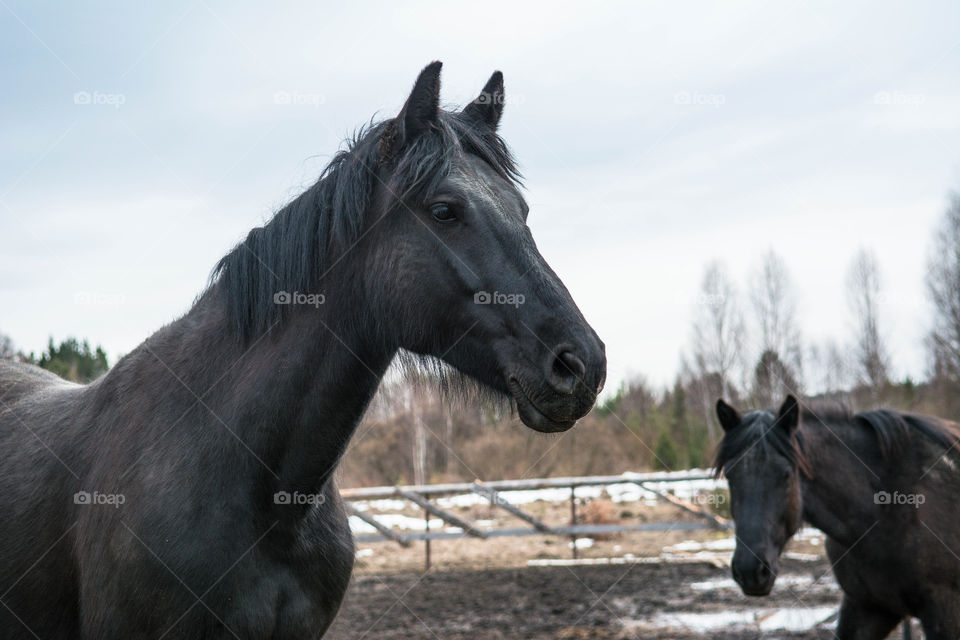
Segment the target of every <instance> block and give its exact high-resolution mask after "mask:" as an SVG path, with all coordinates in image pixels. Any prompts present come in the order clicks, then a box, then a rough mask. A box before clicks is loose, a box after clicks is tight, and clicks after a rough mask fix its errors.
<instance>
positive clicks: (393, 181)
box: [208, 111, 520, 342]
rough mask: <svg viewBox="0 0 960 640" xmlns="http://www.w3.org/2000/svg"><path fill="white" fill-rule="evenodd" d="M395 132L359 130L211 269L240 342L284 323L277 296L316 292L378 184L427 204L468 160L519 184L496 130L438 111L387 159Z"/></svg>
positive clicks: (389, 125) (389, 123)
mask: <svg viewBox="0 0 960 640" xmlns="http://www.w3.org/2000/svg"><path fill="white" fill-rule="evenodd" d="M395 129H396V120H394V119H391V120H386V121H383V122H379V123H375V124H371V125H369V126H367V127H362V128H361V129H360V130H359V131H357V133H356V134H355V135H354V136H353V138H352V139H351V140H349V141H348V144H347V148H346V149H344V150H341V151H340V152H338V153H337V154H336V156H334V158H333V160H332V161H331V162H330V164H328V165H327V167H326V168H325V169H324V170H323V172H322V173H321V175H320V178H319V180H318V181H317V182H316V183H315V184H314V185H313V186H311V187H310V188H308V189H307V190H306V191H304V192H303V193H302V194H300V195H299V196H297V197H296V198H294V199H293V200H292V201H291V202H290V203H289V204H287V205H286V206H284V207H283V208H282V209H280V211H278V212H277V213H276V215H274V216H273V218H272V219H271V220H270V221H269V222H267V223H266V224H265V225H264V226H262V227H257V228H255V229H253V230H252V231H250V233H249V234H248V235H247V237H246V239H245V240H243V241H242V242H240V243H239V244H238V245H237V246H236V247H234V248H233V249H232V250H231V251H230V253H228V254H227V255H225V256H224V257H223V258H221V259H220V261H219V262H218V263H217V265H216V267H214V269H213V273H212V274H211V277H210V286H209V288H208V290H209V289H212V288H213V287H214V286H216V287H218V288H219V289H220V290H221V292H222V294H223V295H224V297H225V300H226V303H227V307H228V314H229V316H230V318H231V324H232V326H233V327H234V328H235V330H236V332H237V335H238V338H239V339H240V340H241V341H242V342H246V341H248V340H250V339H251V338H252V337H256V336H258V335H260V334H262V333H263V332H265V331H266V330H268V329H269V328H270V327H271V326H273V325H274V324H275V323H277V322H278V321H279V320H280V319H281V317H282V312H283V310H284V309H285V308H286V307H285V306H284V305H277V304H273V296H274V294H275V293H276V292H278V291H288V292H293V291H301V292H313V291H315V288H316V284H317V282H318V280H319V279H320V277H321V274H322V273H323V271H324V270H325V269H327V268H329V266H330V265H332V264H333V262H334V261H335V260H336V258H337V256H338V255H339V254H341V253H342V252H344V251H346V250H348V249H349V248H350V247H352V246H353V245H354V244H355V243H356V242H357V241H358V240H359V239H360V233H361V229H362V228H363V223H364V215H365V214H366V213H368V210H369V208H370V205H371V199H372V196H373V193H374V191H375V188H376V187H377V183H378V182H379V181H382V180H386V181H388V182H385V183H384V186H385V187H386V188H387V189H388V190H389V192H390V193H391V194H392V195H393V196H394V197H395V198H397V199H401V200H406V199H410V198H425V197H428V196H429V194H430V193H431V192H432V191H433V190H435V189H436V187H437V185H438V183H439V182H440V180H442V179H443V178H444V177H445V176H446V175H447V174H448V173H449V171H450V168H451V166H452V164H453V161H454V159H455V158H456V157H457V156H458V155H460V154H464V153H468V154H472V155H476V156H478V157H479V158H481V159H482V160H483V161H485V162H486V163H487V164H489V165H490V166H491V167H492V168H493V169H494V170H495V171H496V172H497V173H498V174H499V175H500V176H502V177H503V178H504V179H506V180H509V181H511V182H513V183H514V184H520V173H519V171H518V169H517V166H516V164H515V163H514V160H513V158H512V157H511V155H510V151H509V149H508V148H507V146H506V143H504V142H503V140H502V139H501V138H500V136H498V135H497V134H496V133H495V132H494V131H493V130H492V129H485V128H483V127H475V126H472V125H470V124H469V123H468V122H465V121H464V120H463V119H461V118H459V117H458V116H457V115H456V114H455V113H451V112H444V111H441V112H440V114H439V118H438V124H437V126H435V127H433V128H432V130H431V131H428V132H426V133H425V134H424V135H421V136H418V137H417V138H416V139H415V140H414V141H413V142H412V143H411V144H410V145H409V146H408V147H407V148H405V149H403V150H402V151H401V153H400V154H399V155H398V156H396V157H393V158H390V157H388V158H384V157H383V156H384V153H383V145H381V144H380V143H381V141H382V140H386V141H389V140H390V139H391V138H392V137H393V136H394V135H395ZM385 170H386V171H385Z"/></svg>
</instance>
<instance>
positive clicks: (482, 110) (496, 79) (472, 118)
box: [460, 71, 504, 131]
mask: <svg viewBox="0 0 960 640" xmlns="http://www.w3.org/2000/svg"><path fill="white" fill-rule="evenodd" d="M503 102H504V97H503V74H502V73H500V72H499V71H494V72H493V75H492V76H490V79H489V80H487V84H485V85H483V91H481V92H480V95H479V96H477V97H476V98H475V99H474V101H473V102H471V103H470V104H468V105H467V106H465V107H464V108H463V111H461V112H460V117H461V118H463V119H464V120H466V121H468V122H472V123H473V124H476V125H481V126H485V127H489V128H490V129H492V130H494V131H496V130H497V125H498V124H500V116H502V115H503Z"/></svg>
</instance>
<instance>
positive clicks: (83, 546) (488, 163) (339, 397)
mask: <svg viewBox="0 0 960 640" xmlns="http://www.w3.org/2000/svg"><path fill="white" fill-rule="evenodd" d="M439 72H440V65H439V63H434V64H432V65H429V66H428V67H427V68H426V69H424V71H423V72H422V73H421V75H420V77H419V78H418V79H417V83H416V84H415V86H414V89H413V91H412V92H411V95H410V97H409V98H408V100H407V103H406V105H405V106H404V109H403V110H402V111H401V113H400V115H399V116H398V117H397V118H395V119H392V120H389V121H385V122H384V123H381V124H379V125H376V126H374V127H372V128H371V129H369V130H367V131H365V132H364V134H363V135H362V136H361V137H360V138H359V139H358V140H357V141H355V142H354V144H353V146H352V147H351V149H349V150H348V151H346V152H342V153H341V154H340V155H338V156H337V157H336V158H335V160H334V162H333V163H331V166H330V167H328V169H327V171H326V172H325V173H324V175H323V176H322V177H321V179H320V181H319V182H318V183H317V184H316V185H314V186H313V187H311V188H310V189H308V190H307V191H306V192H305V193H304V194H302V195H301V196H299V197H298V198H296V199H295V200H294V201H293V202H291V203H290V204H289V205H287V206H286V207H284V208H283V209H282V210H281V211H280V212H278V213H277V214H276V215H275V216H274V218H273V219H272V220H271V221H270V222H268V223H267V224H266V225H265V226H264V227H262V228H258V229H254V230H253V231H251V232H250V234H249V235H248V237H247V238H246V240H245V241H244V242H243V243H241V244H240V245H239V246H238V247H237V248H236V249H234V250H233V251H232V252H231V253H230V254H228V255H227V256H226V257H225V258H224V259H223V260H222V261H221V262H220V264H219V265H218V267H217V269H216V270H215V275H214V278H213V280H212V282H211V285H210V287H209V288H208V289H207V290H206V291H205V292H204V293H203V294H202V295H201V296H200V298H199V299H198V300H197V302H196V303H195V305H194V306H193V308H192V309H190V311H189V312H188V313H187V314H186V315H185V316H183V317H182V318H180V319H179V320H177V321H175V322H173V323H171V324H170V325H167V326H166V327H163V328H162V329H160V330H159V331H158V332H157V333H155V334H154V335H152V336H151V337H149V338H148V339H147V340H146V341H145V342H144V343H143V344H141V345H140V346H139V347H137V348H136V349H134V350H133V351H131V352H130V353H129V354H127V355H126V356H125V357H124V358H122V359H121V360H120V361H119V362H118V363H117V364H116V365H115V366H114V367H113V368H112V369H111V370H110V371H109V372H108V373H107V374H106V375H104V376H103V377H102V378H100V379H98V380H96V381H94V382H93V383H91V384H89V385H86V386H80V385H74V384H69V383H65V382H63V381H62V380H60V379H59V378H57V377H56V376H52V375H51V374H48V373H46V372H42V371H40V370H39V369H37V368H35V367H29V366H25V365H19V364H7V363H0V401H2V404H0V450H2V457H0V483H2V484H0V487H2V488H3V489H4V490H3V492H2V495H0V509H2V510H3V511H2V513H3V516H4V517H3V518H0V604H2V605H3V606H2V607H0V638H4V639H6V638H9V639H19V638H42V639H43V640H47V639H48V638H49V639H54V640H60V639H64V640H65V639H68V638H70V639H73V638H88V639H90V638H95V639H98V640H100V639H109V638H124V639H127V638H144V639H146V638H150V639H151V640H155V639H156V638H161V637H162V638H171V639H177V638H182V639H184V640H194V639H199V638H243V639H244V640H248V639H249V640H259V639H267V638H270V639H274V640H286V639H299V638H316V637H319V636H320V635H322V634H323V633H324V632H325V630H326V629H327V627H328V626H329V625H330V623H331V622H332V620H333V618H334V616H335V615H336V612H337V609H338V608H339V605H340V602H341V600H342V597H343V594H344V592H345V591H346V587H347V584H348V582H349V579H350V572H351V569H352V565H353V558H354V550H353V541H352V537H351V534H350V530H349V527H348V521H347V517H346V514H345V512H344V509H343V505H342V503H341V501H340V498H339V495H338V493H337V491H336V487H335V486H334V481H333V474H334V470H335V469H336V466H337V463H338V462H339V460H340V458H341V457H342V456H343V454H344V453H345V451H346V449H347V446H348V443H349V441H350V438H351V436H352V434H353V432H354V430H355V428H356V426H357V424H358V422H359V420H360V418H361V417H362V415H363V412H364V410H365V409H366V407H367V405H368V403H369V401H370V399H371V398H372V397H373V395H374V393H375V391H376V389H377V386H378V385H379V382H380V380H381V379H382V377H383V375H384V373H385V372H386V370H387V368H388V366H389V365H390V363H391V361H393V359H394V357H395V356H396V355H397V354H398V353H399V352H401V351H404V352H408V353H412V354H415V355H417V356H419V357H421V358H423V359H425V360H423V361H424V362H425V363H427V364H430V365H436V366H440V365H439V363H441V362H442V363H444V365H448V366H449V367H452V368H453V372H454V373H453V375H456V372H459V374H460V375H463V376H465V377H469V378H470V379H471V380H473V381H475V382H476V383H478V384H479V385H480V386H481V388H483V389H486V390H488V391H489V392H490V393H494V394H502V395H504V396H512V398H513V399H514V400H515V402H516V404H517V407H518V413H519V415H520V418H521V420H522V421H523V422H524V423H525V424H526V425H527V426H529V427H531V428H533V429H536V430H539V431H544V432H549V431H561V430H564V429H567V428H569V427H570V426H572V425H573V424H574V422H575V421H576V419H578V418H579V417H580V416H582V415H583V414H584V413H586V411H587V410H589V408H590V407H591V406H592V404H593V402H594V400H595V398H596V394H597V392H598V391H599V387H600V386H601V385H602V382H603V378H604V375H605V356H604V354H603V344H602V342H600V341H599V339H598V338H597V336H596V334H595V333H594V332H593V330H592V329H591V328H590V327H589V325H588V324H587V323H586V321H585V320H584V319H583V316H582V315H581V314H580V312H579V310H578V309H577V308H576V306H575V304H574V303H573V301H572V299H571V298H570V296H569V294H568V293H567V291H566V289H565V288H564V287H563V285H562V283H560V281H559V279H558V278H557V277H556V275H555V274H554V273H553V272H552V271H551V270H550V269H549V267H548V266H547V265H546V263H545V262H544V261H543V258H542V257H541V256H540V255H539V253H538V252H537V250H536V246H535V245H534V243H533V240H532V238H531V236H530V232H529V229H528V228H527V226H526V216H527V208H526V203H525V202H524V201H523V198H522V196H521V195H520V192H519V191H518V189H517V188H516V185H515V177H516V174H515V169H514V168H513V164H512V160H511V159H510V157H509V155H508V153H507V151H506V147H505V145H504V144H503V142H502V141H501V140H500V139H499V137H498V136H497V135H496V133H495V128H496V124H497V121H498V120H499V116H500V112H501V110H502V106H503V100H502V91H503V86H502V76H500V74H499V73H495V74H494V76H493V77H492V78H491V80H490V82H488V84H487V86H486V87H485V88H484V94H483V96H485V97H484V99H483V100H478V101H475V102H474V103H471V104H470V105H468V106H467V107H466V108H465V109H464V110H463V111H461V112H459V113H449V112H444V111H442V110H440V109H439V107H438V99H439ZM483 96H482V97H483ZM491 291H493V292H496V291H500V292H510V293H515V294H516V296H519V297H520V298H522V299H523V300H524V302H523V304H522V305H514V306H507V305H502V304H497V303H496V301H493V300H491V299H490V297H489V296H490V294H489V293H486V292H491ZM301 294H303V295H301ZM306 294H309V296H307V297H306V298H304V300H306V303H305V304H301V302H303V300H301V298H303V297H304V295H306ZM484 296H486V297H484ZM516 296H515V297H514V298H513V299H517V297H516ZM440 373H442V374H443V375H445V376H449V375H451V371H450V370H449V369H447V368H442V369H440ZM361 437H362V436H361Z"/></svg>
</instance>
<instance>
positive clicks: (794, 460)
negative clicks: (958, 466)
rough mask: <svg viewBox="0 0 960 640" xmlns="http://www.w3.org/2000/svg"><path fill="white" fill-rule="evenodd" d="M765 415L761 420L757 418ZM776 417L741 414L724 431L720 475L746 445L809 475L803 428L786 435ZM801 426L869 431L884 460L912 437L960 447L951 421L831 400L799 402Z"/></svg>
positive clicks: (717, 463)
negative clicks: (856, 408) (772, 453)
mask: <svg viewBox="0 0 960 640" xmlns="http://www.w3.org/2000/svg"><path fill="white" fill-rule="evenodd" d="M762 418H766V419H762ZM776 420H777V415H776V413H775V412H774V411H772V410H769V409H768V410H762V411H752V412H750V413H748V414H746V415H745V416H744V417H743V421H742V422H741V424H740V426H738V427H735V428H734V429H732V430H731V431H728V432H726V433H725V434H724V437H723V440H722V441H721V442H720V446H719V447H718V448H717V453H716V456H715V458H714V463H713V465H714V468H715V469H716V473H717V476H719V475H720V474H721V473H722V472H723V470H724V468H725V467H726V466H727V465H729V464H731V463H735V462H736V460H738V459H739V458H740V456H742V455H743V453H745V452H746V451H747V450H748V449H749V448H750V447H753V446H760V447H762V448H763V450H764V451H769V450H771V449H772V450H773V451H775V452H776V453H779V454H780V455H782V456H784V457H785V458H786V459H787V460H788V461H789V462H790V464H792V465H796V466H798V467H799V468H800V469H801V470H802V471H803V472H804V473H805V474H806V475H807V476H808V477H809V476H810V474H811V472H812V469H811V466H810V462H809V460H808V458H807V456H806V454H805V452H804V449H803V431H804V429H803V428H800V429H797V430H796V432H795V433H794V434H792V435H791V434H789V433H787V432H786V430H784V429H779V428H775V426H774V425H775V424H776ZM800 424H801V427H803V426H804V425H806V426H808V427H809V426H811V425H813V426H814V428H816V427H817V426H819V427H823V428H827V429H829V428H830V427H831V425H833V426H837V425H848V426H851V427H855V428H858V429H862V430H865V431H868V432H869V433H870V434H871V435H873V436H874V437H875V438H876V442H877V447H878V448H879V450H880V455H881V456H882V457H883V458H884V459H889V458H890V457H891V456H895V455H897V454H898V453H901V452H904V451H908V450H909V449H910V447H911V446H913V445H914V444H915V440H914V436H915V435H916V434H919V435H920V436H921V437H922V438H925V439H927V440H929V441H932V442H933V443H935V444H936V445H938V446H940V447H943V448H944V449H945V450H947V451H950V450H953V449H954V447H958V445H960V427H958V425H956V424H955V423H953V422H949V421H947V420H943V419H941V418H936V417H933V416H925V415H919V414H912V413H904V412H901V411H894V410H892V409H873V410H870V411H863V412H860V413H854V412H853V411H852V410H851V409H850V408H849V407H848V406H847V405H846V404H844V403H841V402H836V401H814V402H807V403H804V404H802V405H801V409H800Z"/></svg>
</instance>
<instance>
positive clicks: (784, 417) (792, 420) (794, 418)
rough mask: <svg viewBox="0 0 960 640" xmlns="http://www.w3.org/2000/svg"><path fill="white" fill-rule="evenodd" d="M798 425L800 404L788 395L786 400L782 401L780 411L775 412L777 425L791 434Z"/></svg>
mask: <svg viewBox="0 0 960 640" xmlns="http://www.w3.org/2000/svg"><path fill="white" fill-rule="evenodd" d="M799 424H800V404H799V403H798V402H797V399H796V398H795V397H793V396H792V395H789V396H787V399H786V400H784V401H783V404H782V405H780V410H779V411H778V412H777V425H779V426H780V428H781V429H786V430H787V432H792V431H793V430H795V429H796V428H797V426H798V425H799Z"/></svg>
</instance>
